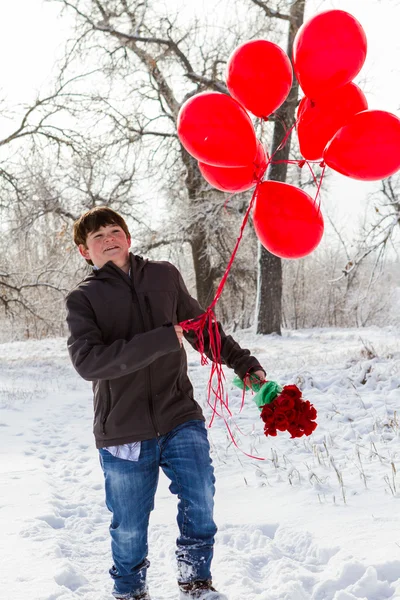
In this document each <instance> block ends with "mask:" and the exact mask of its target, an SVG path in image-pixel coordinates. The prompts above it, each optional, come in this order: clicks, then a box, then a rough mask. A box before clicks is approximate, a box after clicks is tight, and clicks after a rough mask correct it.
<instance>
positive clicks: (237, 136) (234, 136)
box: [177, 92, 257, 167]
mask: <svg viewBox="0 0 400 600" xmlns="http://www.w3.org/2000/svg"><path fill="white" fill-rule="evenodd" d="M177 128H178V136H179V139H180V141H181V143H182V145H183V146H184V148H186V150H187V151H188V152H189V154H191V155H192V156H194V157H195V158H197V160H200V161H202V162H205V163H207V164H209V165H216V166H219V167H245V166H247V165H249V164H250V163H252V162H253V160H254V157H255V155H256V152H257V139H256V135H255V132H254V127H253V124H252V122H251V119H250V117H249V115H248V114H247V112H246V111H245V109H244V108H243V106H241V105H240V104H239V102H236V100H234V99H233V98H231V97H230V96H228V95H227V94H221V93H219V92H203V93H201V94H196V96H193V97H192V98H190V99H189V100H187V101H186V102H185V103H184V104H183V105H182V107H181V109H180V111H179V114H178V121H177Z"/></svg>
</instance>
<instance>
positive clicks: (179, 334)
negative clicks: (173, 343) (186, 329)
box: [174, 325, 183, 347]
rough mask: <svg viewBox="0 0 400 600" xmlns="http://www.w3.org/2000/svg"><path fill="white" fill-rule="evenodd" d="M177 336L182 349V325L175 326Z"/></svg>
mask: <svg viewBox="0 0 400 600" xmlns="http://www.w3.org/2000/svg"><path fill="white" fill-rule="evenodd" d="M174 329H175V333H176V336H177V338H178V340H179V344H180V346H181V347H182V344H183V329H182V327H181V326H180V325H174Z"/></svg>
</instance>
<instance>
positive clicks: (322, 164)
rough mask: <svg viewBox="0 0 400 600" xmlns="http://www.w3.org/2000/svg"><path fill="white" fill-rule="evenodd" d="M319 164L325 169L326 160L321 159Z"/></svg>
mask: <svg viewBox="0 0 400 600" xmlns="http://www.w3.org/2000/svg"><path fill="white" fill-rule="evenodd" d="M319 166H320V167H321V168H322V169H323V168H324V167H325V162H324V161H323V160H321V162H320V163H319Z"/></svg>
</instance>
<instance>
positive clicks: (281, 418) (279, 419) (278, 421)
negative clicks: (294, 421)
mask: <svg viewBox="0 0 400 600" xmlns="http://www.w3.org/2000/svg"><path fill="white" fill-rule="evenodd" d="M288 425H289V423H288V421H287V419H286V416H285V413H283V412H278V411H276V412H275V427H276V428H277V429H279V431H286V429H287V427H288Z"/></svg>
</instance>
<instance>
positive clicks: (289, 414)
mask: <svg viewBox="0 0 400 600" xmlns="http://www.w3.org/2000/svg"><path fill="white" fill-rule="evenodd" d="M285 416H286V419H287V422H288V423H289V425H294V424H295V423H297V412H296V411H295V410H287V411H286V412H285Z"/></svg>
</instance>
